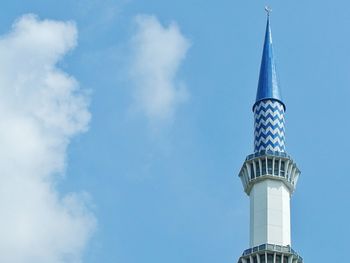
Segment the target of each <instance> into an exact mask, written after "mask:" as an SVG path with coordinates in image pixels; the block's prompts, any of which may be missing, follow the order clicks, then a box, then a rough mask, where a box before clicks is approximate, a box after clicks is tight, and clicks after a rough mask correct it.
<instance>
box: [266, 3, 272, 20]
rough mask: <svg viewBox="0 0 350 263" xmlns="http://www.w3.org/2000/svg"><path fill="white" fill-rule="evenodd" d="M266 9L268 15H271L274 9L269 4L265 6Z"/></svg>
mask: <svg viewBox="0 0 350 263" xmlns="http://www.w3.org/2000/svg"><path fill="white" fill-rule="evenodd" d="M265 11H266V13H267V16H268V17H269V16H270V13H271V12H272V9H271V7H269V6H268V5H267V6H265Z"/></svg>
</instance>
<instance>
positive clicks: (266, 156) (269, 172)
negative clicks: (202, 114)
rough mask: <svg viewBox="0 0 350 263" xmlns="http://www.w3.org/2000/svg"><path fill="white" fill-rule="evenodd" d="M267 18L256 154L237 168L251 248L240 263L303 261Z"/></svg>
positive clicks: (294, 176) (293, 169) (292, 166)
mask: <svg viewBox="0 0 350 263" xmlns="http://www.w3.org/2000/svg"><path fill="white" fill-rule="evenodd" d="M265 10H266V12H267V23H266V32H265V40H264V47H263V54H262V59H261V66H260V75H259V82H258V90H257V95H256V100H255V103H254V105H253V112H254V153H253V154H251V155H248V156H247V158H246V159H245V162H244V164H243V166H242V168H241V170H240V172H239V177H240V178H241V180H242V184H243V188H244V191H245V192H246V194H247V195H248V196H249V198H250V247H249V248H248V249H246V250H245V251H244V252H243V254H242V256H241V257H240V259H239V260H238V262H239V263H303V259H302V257H300V256H299V255H298V254H297V253H296V252H295V251H294V250H293V249H292V248H291V246H292V241H291V225H290V198H291V195H292V193H293V192H294V190H295V187H296V185H297V181H298V178H299V175H300V170H299V169H298V167H297V165H296V163H295V162H294V161H293V160H292V158H291V157H290V156H289V155H288V154H287V153H286V152H285V137H284V131H285V128H284V113H285V108H286V107H285V104H284V103H283V101H282V98H281V93H280V90H279V85H278V80H277V74H276V66H275V60H274V55H273V47H272V36H271V28H270V13H271V9H270V8H269V7H265Z"/></svg>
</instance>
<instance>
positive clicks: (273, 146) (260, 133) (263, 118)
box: [254, 100, 285, 152]
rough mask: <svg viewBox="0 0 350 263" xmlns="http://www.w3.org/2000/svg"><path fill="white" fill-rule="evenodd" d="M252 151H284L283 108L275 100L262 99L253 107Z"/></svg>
mask: <svg viewBox="0 0 350 263" xmlns="http://www.w3.org/2000/svg"><path fill="white" fill-rule="evenodd" d="M254 127H255V131H254V151H255V152H260V151H268V150H270V151H275V152H284V151H285V145H284V108H283V105H282V104H281V103H280V102H278V101H277V100H262V101H260V102H259V103H258V104H257V105H255V107H254Z"/></svg>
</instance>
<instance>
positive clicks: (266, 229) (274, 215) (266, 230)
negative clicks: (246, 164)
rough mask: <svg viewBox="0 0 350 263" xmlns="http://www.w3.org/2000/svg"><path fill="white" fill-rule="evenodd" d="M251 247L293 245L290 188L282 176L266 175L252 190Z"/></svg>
mask: <svg viewBox="0 0 350 263" xmlns="http://www.w3.org/2000/svg"><path fill="white" fill-rule="evenodd" d="M249 196H250V247H255V246H259V245H261V244H275V245H280V246H288V245H289V246H290V245H291V234H290V233H291V231H290V192H289V189H288V187H287V186H286V185H285V184H284V183H283V182H282V181H279V180H272V179H266V180H263V181H260V182H257V183H256V184H254V186H253V188H252V190H251V192H250V195H249Z"/></svg>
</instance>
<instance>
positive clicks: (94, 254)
mask: <svg viewBox="0 0 350 263" xmlns="http://www.w3.org/2000/svg"><path fill="white" fill-rule="evenodd" d="M265 4H266V3H265V2H263V1H254V3H253V2H252V1H226V0H224V1H221V2H220V3H218V2H217V1H195V0H192V1H184V0H178V1H161V0H143V1H140V0H139V1H136V0H124V1H118V0H115V1H113V0H105V1H98V0H77V1H69V0H61V1H52V0H45V1H43V0H42V1H38V0H33V1H17V0H14V1H9V2H7V3H3V4H2V14H1V16H0V33H1V35H2V38H1V39H0V61H1V60H3V62H0V71H1V70H2V71H3V72H2V73H0V86H2V87H0V96H3V98H2V99H0V104H1V105H5V106H3V107H0V113H1V112H2V113H3V115H4V116H6V117H3V118H0V122H1V121H2V122H3V124H0V128H1V129H0V130H5V131H6V130H7V129H8V128H9V129H8V130H9V131H8V132H1V133H0V143H1V144H3V145H4V146H3V147H0V148H3V150H2V151H0V157H2V158H3V160H4V161H2V162H1V161H0V169H2V171H3V172H2V176H1V180H2V185H4V186H2V188H1V189H2V191H3V194H0V197H2V198H3V199H4V200H5V201H2V202H0V210H2V213H3V214H5V215H7V214H9V216H6V219H4V220H0V225H1V224H2V227H1V226H0V229H2V230H0V232H1V231H3V230H7V229H8V230H9V231H8V232H6V233H7V234H6V235H5V236H4V237H3V238H2V239H3V240H0V252H1V251H2V252H1V253H0V259H1V255H3V258H2V260H0V261H4V262H6V261H7V262H36V263H38V262H39V263H40V262H80V261H81V262H86V263H93V262H104V263H109V262H111V263H112V262H113V263H114V262H123V263H139V262H154V263H157V262H164V261H166V262H169V263H172V262H203V263H206V262H235V261H236V260H237V259H238V258H239V256H240V255H241V253H242V252H243V250H244V249H246V248H248V246H249V242H248V237H249V202H248V201H249V200H248V197H247V196H246V195H245V193H244V192H243V189H242V185H241V182H240V179H239V178H238V172H239V169H240V167H241V165H242V163H243V161H244V158H245V157H246V155H248V154H250V153H252V151H253V114H252V111H251V107H252V105H253V102H254V98H255V93H256V88H257V81H258V73H259V67H260V59H261V53H262V45H263V37H264V30H265V23H266V14H265V12H264V9H263V8H264V5H265ZM268 4H269V5H271V6H272V9H273V12H272V15H271V27H272V35H273V41H274V51H275V56H276V60H277V61H276V63H277V71H278V74H279V80H280V84H281V89H282V96H283V99H284V102H285V104H286V106H287V112H286V144H287V145H286V148H287V152H288V153H289V154H290V155H291V156H292V157H293V159H294V160H295V161H296V162H297V163H298V165H299V168H300V169H301V171H302V175H301V177H300V179H299V182H298V186H297V190H296V192H295V194H294V195H293V197H292V240H293V247H294V249H295V250H297V251H298V252H299V253H300V254H301V255H302V256H303V257H304V260H305V261H306V262H307V261H311V260H312V261H314V262H336V261H340V260H343V259H344V258H345V257H346V256H347V245H348V236H349V235H350V232H349V227H348V222H349V221H350V213H349V212H348V210H349V204H348V200H349V197H348V187H349V184H350V179H349V176H348V174H349V172H348V171H347V170H346V167H347V162H348V149H349V148H350V141H349V140H348V139H347V137H348V135H349V133H348V130H349V128H350V119H349V117H348V116H349V108H348V98H349V97H350V74H349V72H350V37H349V36H350V27H349V23H350V13H349V12H348V10H349V8H350V6H349V3H348V2H347V1H336V3H334V2H331V1H324V2H320V1H315V0H312V1H307V2H305V1H293V2H287V1H284V2H281V1H270V2H269V3H268ZM26 14H34V15H36V16H28V15H26ZM48 20H49V22H47V23H46V22H45V21H48ZM16 21H17V22H16ZM54 21H55V22H54ZM30 30H34V33H33V32H32V31H30ZM28 32H29V33H28ZM154 46H156V47H157V48H154ZM2 56H3V58H2ZM73 78H74V79H73ZM61 88H64V89H65V92H61V91H60V89H61ZM150 94H151V96H150ZM157 96H158V97H157ZM157 98H158V99H157ZM7 104H9V105H7ZM13 116H14V117H13ZM13 120H15V121H13ZM19 131H23V133H21V132H19ZM23 134H25V136H24V135H23ZM17 136H18V137H17ZM9 138H10V139H9ZM28 141H29V142H30V143H28ZM1 144H0V145H1ZM28 145H29V146H28ZM13 149H15V150H13ZM14 156H15V157H14ZM28 160H29V161H28ZM9 163H10V164H11V165H10V164H9ZM8 178H15V179H14V180H8ZM16 180H18V181H16ZM16 182H18V184H17V183H16ZM18 185H20V186H21V187H20V186H18ZM22 186H23V189H22ZM24 186H25V187H24ZM28 189H30V190H28ZM5 190H9V191H5ZM10 193H17V194H10ZM37 193H41V194H37ZM13 200H15V201H13ZM43 200H48V201H43ZM9 204H11V205H9ZM12 204H14V205H12ZM11 215H13V218H11ZM48 215H50V216H48ZM18 218H20V219H23V220H17V219H18ZM14 219H16V220H14ZM29 219H30V220H29ZM48 222H53V223H52V224H50V223H48ZM24 226H25V227H24ZM22 227H23V229H24V230H23V231H22V230H21V231H19V230H18V229H22ZM13 233H15V234H13ZM32 235H35V236H38V238H35V239H33V238H32ZM10 237H15V238H14V239H13V240H12V239H11V242H10V241H9V239H10ZM21 238H23V240H22V239H21ZM0 239H1V237H0ZM22 241H23V242H22ZM321 248H322V251H323V252H322V253H315V251H319V250H320V249H321ZM5 251H6V253H4V252H5ZM23 258H26V260H25V261H23Z"/></svg>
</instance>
